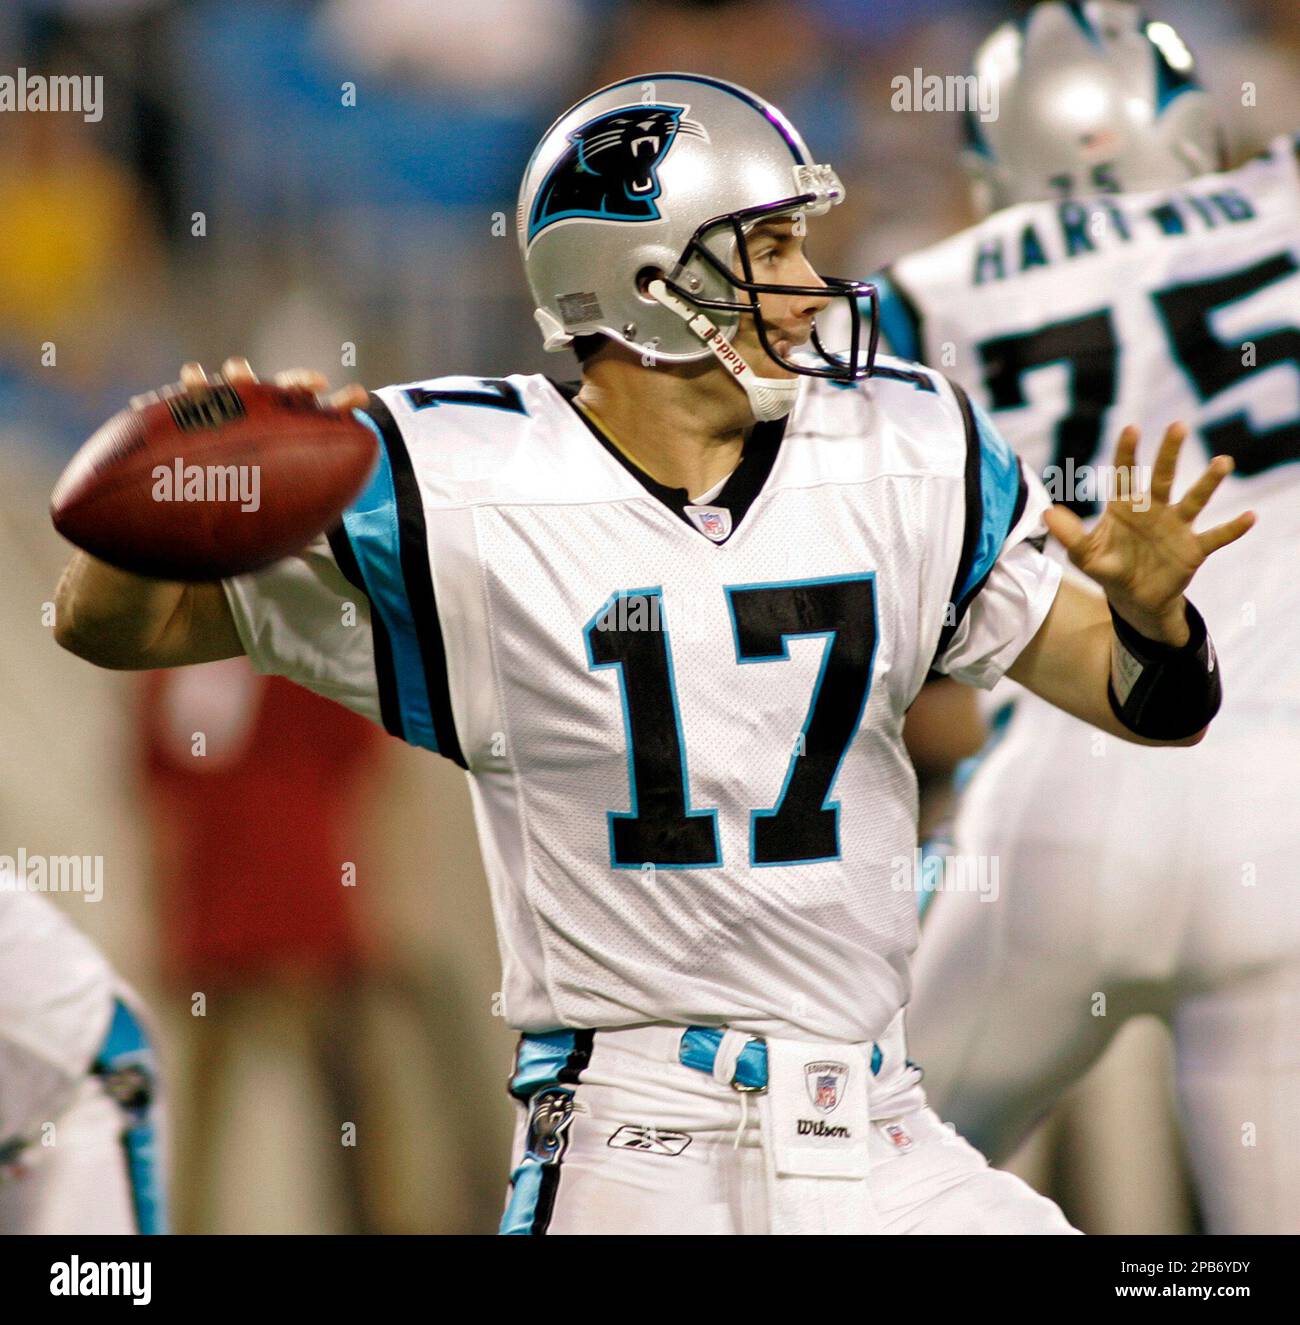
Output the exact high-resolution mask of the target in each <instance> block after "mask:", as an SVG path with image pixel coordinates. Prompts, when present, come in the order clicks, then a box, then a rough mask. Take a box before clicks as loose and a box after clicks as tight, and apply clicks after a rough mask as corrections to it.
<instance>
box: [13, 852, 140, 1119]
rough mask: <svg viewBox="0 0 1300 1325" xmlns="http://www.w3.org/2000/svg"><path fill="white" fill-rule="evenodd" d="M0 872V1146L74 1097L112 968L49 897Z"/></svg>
mask: <svg viewBox="0 0 1300 1325" xmlns="http://www.w3.org/2000/svg"><path fill="white" fill-rule="evenodd" d="M13 883H14V880H13V876H12V875H9V876H0V1144H4V1143H7V1142H13V1141H17V1140H31V1139H32V1138H33V1137H34V1136H35V1135H36V1134H37V1133H39V1131H40V1128H41V1125H42V1124H43V1123H46V1122H49V1121H51V1120H52V1119H54V1118H55V1117H57V1116H58V1115H59V1114H60V1113H61V1112H62V1110H63V1109H64V1107H65V1106H66V1105H67V1104H68V1103H69V1101H70V1100H71V1099H72V1097H73V1095H74V1094H75V1093H76V1091H77V1089H78V1088H79V1087H80V1085H81V1083H82V1081H83V1080H84V1078H85V1076H86V1074H87V1073H88V1072H89V1071H90V1067H91V1064H92V1063H93V1062H94V1060H95V1056H96V1055H97V1054H98V1053H99V1049H100V1046H101V1045H102V1044H103V1042H104V1037H105V1035H106V1034H107V1032H108V1025H109V1021H110V1018H111V1017H112V1014H113V1000H114V997H115V996H116V993H117V980H116V977H115V976H114V974H113V970H112V967H110V966H109V964H108V962H107V961H106V960H105V959H104V956H103V954H102V953H100V951H99V950H98V949H97V948H96V947H95V945H94V944H93V943H91V941H90V940H89V939H88V938H86V936H85V935H84V934H82V933H81V932H80V931H79V930H78V929H77V928H76V927H75V926H74V925H73V924H72V923H71V921H69V920H68V919H67V918H66V917H65V916H64V915H63V913H62V912H61V911H60V910H59V909H58V907H56V906H55V905H54V904H53V903H52V902H50V901H49V900H47V899H46V898H45V897H43V896H41V895H40V894H39V893H29V892H20V891H17V890H16V889H15V888H14V887H13Z"/></svg>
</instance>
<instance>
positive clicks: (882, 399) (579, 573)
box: [226, 360, 1059, 1042]
mask: <svg viewBox="0 0 1300 1325" xmlns="http://www.w3.org/2000/svg"><path fill="white" fill-rule="evenodd" d="M568 394H569V393H567V392H565V391H562V390H561V389H559V388H557V387H556V386H554V385H553V384H552V383H550V382H549V381H548V380H547V379H546V378H544V377H540V376H531V377H524V376H518V377H509V378H504V379H491V380H489V379H479V378H443V379H438V380H435V381H429V382H423V383H417V384H411V385H405V386H394V387H388V388H385V389H384V390H382V391H380V392H378V393H377V394H376V396H375V397H372V402H371V406H370V408H369V410H368V411H367V413H366V414H363V415H362V416H361V417H363V418H366V419H368V421H371V422H372V423H373V426H374V427H375V430H376V432H377V433H378V434H379V435H380V438H381V441H382V446H381V448H380V452H381V454H380V461H379V465H378V468H377V470H376V473H375V474H374V476H373V477H372V479H371V481H370V483H369V485H368V487H367V489H366V491H365V492H363V493H362V495H361V496H360V497H359V498H358V499H357V501H356V502H355V503H354V504H353V506H352V507H351V508H350V509H349V511H348V512H347V513H346V514H345V516H344V519H343V522H342V525H341V527H340V528H339V529H337V530H335V531H333V532H332V533H331V534H330V536H329V538H328V540H326V539H325V538H322V539H320V540H318V541H317V543H316V544H315V545H314V546H313V547H312V548H310V549H308V550H307V552H305V553H304V554H303V555H301V556H299V557H295V558H290V559H289V560H287V561H285V562H282V563H279V564H278V565H277V566H275V567H272V568H271V569H269V570H268V571H265V572H263V573H261V574H258V575H253V576H245V577H240V578H238V579H235V580H230V581H227V582H226V588H227V594H228V597H229V601H230V604H231V608H232V611H233V613H234V617H235V621H236V623H237V626H238V629H239V631H240V635H241V638H242V639H243V641H244V645H245V649H246V651H247V653H248V655H249V657H250V658H251V659H252V660H253V662H254V664H255V665H256V666H257V667H258V668H259V669H260V670H262V671H269V672H277V673H280V674H283V675H286V676H289V677H291V678H292V679H294V680H296V681H299V682H300V683H302V684H304V685H307V686H309V687H310V688H312V689H315V690H317V691H318V692H320V693H321V694H324V695H327V696H329V697H331V698H334V699H337V700H339V701H341V702H342V703H345V704H347V705H349V706H350V707H352V708H354V709H356V710H357V711H359V712H362V713H365V714H368V715H369V716H371V717H372V718H375V719H376V720H382V721H383V722H384V724H385V726H386V727H387V729H388V730H389V731H390V732H393V733H394V734H397V735H400V736H403V737H404V738H405V739H406V740H408V741H411V742H413V743H415V744H419V745H423V746H425V747H427V748H430V749H434V750H437V751H439V752H440V753H442V754H444V755H446V756H447V757H449V758H451V759H453V760H455V761H456V762H458V763H460V764H461V765H462V766H463V767H466V768H467V769H468V771H469V773H470V774H471V786H472V794H473V802H474V809H475V814H476V818H477V824H478V830H479V836H480V842H481V847H482V851H483V857H484V862H485V865H486V869H487V874H488V878H489V882H490V885H491V890H492V900H493V906H494V910H495V914H496V921H497V930H498V939H499V943H500V947H501V954H502V960H503V965H504V995H505V1001H506V1007H507V1016H508V1018H509V1020H510V1022H511V1023H512V1024H513V1025H515V1026H517V1027H519V1028H521V1029H523V1030H525V1031H548V1030H554V1029H558V1028H562V1027H579V1028H593V1027H612V1026H628V1025H633V1024H637V1023H645V1022H669V1023H674V1024H678V1025H687V1024H690V1023H694V1022H700V1023H707V1024H710V1025H724V1024H725V1025H728V1026H731V1027H733V1028H737V1029H739V1030H743V1031H746V1032H749V1033H751V1034H755V1035H781V1034H790V1033H795V1034H806V1035H812V1036H817V1037H823V1038H825V1039H831V1040H837V1041H843V1042H859V1041H867V1040H871V1039H873V1038H874V1037H878V1036H880V1035H882V1034H883V1032H884V1031H885V1029H886V1028H887V1027H888V1026H889V1024H890V1023H891V1021H892V1019H893V1018H894V1017H895V1014H896V1013H897V1012H898V1010H899V1008H900V1007H901V1006H902V1004H903V1003H904V1002H905V1001H906V999H907V996H908V975H907V958H908V954H909V953H910V952H911V950H912V948H913V946H914V943H915V937H916V919H915V899H914V896H913V894H912V892H911V891H910V889H909V887H908V885H907V883H906V882H900V877H899V876H900V871H901V870H903V869H905V868H906V867H907V866H909V865H910V864H911V862H912V852H913V848H914V846H915V811H916V805H915V781H914V777H913V773H912V768H911V764H910V761H909V760H908V757H907V754H906V751H905V750H904V748H903V744H902V741H901V735H900V733H901V727H902V720H903V714H904V712H905V710H906V709H907V707H908V705H909V704H910V703H911V701H912V699H913V698H914V696H915V695H916V693H917V691H918V690H919V689H920V687H921V685H922V683H923V681H924V679H925V677H926V675H927V673H928V672H929V671H930V669H931V667H932V666H935V667H937V668H938V669H940V670H942V671H946V672H948V673H950V674H952V675H954V676H957V677H958V678H959V679H962V680H966V681H969V682H972V683H974V684H978V685H985V686H987V685H992V684H993V683H994V682H995V681H996V680H997V679H998V677H999V676H1000V675H1001V674H1002V673H1003V671H1004V670H1005V669H1006V667H1007V666H1009V665H1010V663H1011V662H1012V661H1013V660H1014V659H1015V658H1016V656H1017V655H1018V654H1019V652H1020V651H1021V649H1022V648H1023V647H1024V645H1025V644H1026V643H1027V642H1028V640H1029V639H1030V638H1031V637H1032V636H1033V634H1034V632H1035V631H1036V630H1037V628H1038V626H1039V625H1040V623H1041V622H1042V620H1043V618H1044V616H1045V615H1046V613H1047V610H1048V608H1049V607H1050V605H1051V602H1052V599H1053V597H1054V595H1055V591H1056V587H1057V583H1058V579H1059V571H1058V569H1057V567H1056V566H1055V564H1054V563H1053V562H1051V561H1050V559H1048V558H1046V557H1045V556H1043V554H1042V552H1041V550H1040V549H1041V535H1042V532H1043V531H1042V525H1041V518H1040V517H1041V514H1042V511H1043V509H1044V507H1045V506H1046V504H1047V498H1046V496H1045V494H1044V493H1043V492H1042V489H1041V487H1040V486H1039V485H1038V484H1037V483H1036V482H1035V481H1033V480H1030V481H1029V482H1028V483H1027V482H1026V480H1025V477H1024V475H1023V473H1022V470H1021V467H1020V465H1019V463H1018V462H1017V461H1016V460H1015V458H1014V457H1013V456H1012V455H1011V453H1010V452H1009V450H1008V449H1007V447H1006V445H1005V443H1003V442H1002V441H1001V439H1000V438H998V437H997V435H996V434H995V433H994V431H993V430H992V428H991V427H990V426H989V425H988V424H987V421H986V420H984V419H983V418H982V416H981V415H980V413H979V411H978V410H972V409H971V408H970V406H969V403H968V402H967V401H966V399H965V397H964V395H963V394H962V393H961V392H959V391H957V390H954V388H952V387H951V386H950V385H949V384H948V383H947V382H946V381H945V380H944V379H943V378H942V377H940V376H939V375H938V374H932V373H929V372H926V371H922V370H919V369H916V368H915V367H914V366H911V365H906V364H902V363H899V362H896V361H890V360H884V361H882V363H881V365H880V372H879V373H878V375H877V376H876V377H875V378H873V379H872V380H871V381H869V382H867V383H863V384H859V385H857V386H855V387H848V388H845V387H839V386H835V385H832V384H830V383H826V382H822V381H814V380H811V379H805V380H804V382H803V383H802V389H801V392H800V396H799V400H798V402H797V404H796V406H795V409H794V411H793V412H792V414H791V415H790V417H789V418H788V419H787V420H785V421H783V422H782V423H780V424H774V425H773V424H768V425H759V426H758V427H757V428H756V429H755V430H754V432H753V434H752V436H751V438H750V440H749V442H748V443H747V445H746V448H745V453H744V457H743V459H742V460H741V463H740V465H739V467H738V468H737V470H736V471H735V472H734V473H733V474H732V475H731V477H730V478H729V479H728V481H727V482H726V484H725V485H724V486H723V487H722V489H721V491H720V492H719V493H718V494H716V495H713V496H712V497H711V499H710V500H709V502H708V503H707V504H693V503H692V502H691V501H690V499H689V497H688V495H687V494H686V493H685V492H683V491H680V490H674V489H667V488H664V487H662V486H661V485H659V484H657V483H655V482H654V481H653V480H652V479H650V478H649V477H648V476H646V475H644V474H643V473H641V471H640V470H638V469H637V468H636V467H635V466H634V465H632V464H631V462H629V461H627V460H626V459H624V458H623V456H622V454H621V453H620V452H619V451H618V450H617V448H616V447H615V446H614V445H613V444H612V443H611V442H610V441H609V440H608V439H607V438H603V437H602V436H601V435H600V434H599V432H598V430H597V429H596V427H595V425H594V424H592V423H590V422H589V421H588V420H587V419H586V417H585V416H584V415H583V414H582V413H581V412H580V411H579V410H578V409H577V408H576V406H575V405H574V404H573V403H572V402H571V400H570V399H569V398H567V396H568Z"/></svg>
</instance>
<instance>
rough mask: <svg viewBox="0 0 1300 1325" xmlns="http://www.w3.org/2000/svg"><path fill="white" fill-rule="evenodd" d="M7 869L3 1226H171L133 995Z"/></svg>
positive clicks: (82, 1229) (68, 1230)
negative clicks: (167, 1213)
mask: <svg viewBox="0 0 1300 1325" xmlns="http://www.w3.org/2000/svg"><path fill="white" fill-rule="evenodd" d="M22 882H23V881H22V880H19V879H16V878H15V877H14V875H13V874H12V873H7V874H0V1234H5V1233H58V1234H75V1233H165V1232H166V1231H167V1227H166V1223H167V1216H166V1201H165V1184H164V1168H163V1165H164V1149H165V1136H164V1132H163V1122H164V1112H163V1101H162V1096H161V1093H160V1086H159V1082H158V1073H157V1067H156V1065H155V1062H154V1054H153V1050H152V1049H151V1047H150V1045H149V1039H148V1036H147V1034H146V1032H145V1029H144V1026H143V1025H142V1020H141V1015H140V1013H139V1010H138V1005H137V1003H136V1001H135V998H134V995H132V994H131V993H130V991H129V990H127V989H126V988H125V987H124V986H123V985H122V983H121V982H120V981H119V980H118V978H117V977H116V976H115V975H114V973H113V970H112V968H111V967H110V966H109V964H108V962H106V961H105V960H104V957H103V955H102V954H101V953H100V951H99V950H98V949H97V948H96V947H95V946H94V944H92V943H91V942H90V940H89V939H88V938H86V937H85V936H84V935H83V934H81V933H79V932H78V931H77V930H76V929H75V928H74V927H73V925H72V924H71V922H70V921H68V920H67V918H66V917H65V916H64V915H63V913H62V912H61V911H60V910H59V909H58V908H57V907H56V906H55V905H54V904H53V903H52V902H49V901H47V900H46V899H45V898H44V897H43V896H41V895H40V894H39V893H35V892H26V891H22V890H21V888H20V884H21V883H22Z"/></svg>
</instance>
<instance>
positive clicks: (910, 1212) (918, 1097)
mask: <svg viewBox="0 0 1300 1325" xmlns="http://www.w3.org/2000/svg"><path fill="white" fill-rule="evenodd" d="M684 1031H685V1028H683V1027H680V1026H676V1027H674V1026H643V1027H635V1028H630V1029H621V1030H600V1031H595V1032H582V1031H578V1032H557V1033H552V1034H550V1035H547V1036H525V1037H524V1038H523V1040H522V1041H521V1044H520V1051H519V1056H518V1060H517V1062H516V1074H515V1077H514V1079H513V1081H512V1093H513V1094H514V1095H515V1098H516V1103H517V1107H518V1110H519V1120H518V1126H517V1131H516V1139H515V1148H514V1170H513V1173H512V1177H511V1190H510V1194H509V1197H508V1201H507V1206H506V1211H505V1215H504V1218H503V1220H502V1227H501V1231H502V1232H503V1233H518V1234H540V1233H768V1232H774V1231H789V1232H827V1233H833V1232H878V1233H1069V1232H1072V1231H1073V1230H1071V1228H1070V1226H1069V1225H1068V1224H1067V1222H1066V1220H1065V1218H1064V1216H1063V1215H1062V1214H1061V1212H1060V1210H1058V1209H1057V1207H1056V1206H1055V1205H1054V1204H1053V1203H1052V1202H1051V1201H1048V1200H1046V1199H1045V1198H1044V1197H1042V1196H1039V1195H1038V1194H1037V1193H1036V1192H1034V1191H1033V1190H1032V1189H1031V1188H1030V1187H1028V1186H1027V1185H1026V1184H1025V1183H1023V1182H1021V1181H1020V1179H1018V1178H1016V1177H1013V1176H1012V1175H1011V1174H1008V1173H1002V1172H999V1171H997V1170H995V1169H992V1168H990V1167H989V1166H988V1163H987V1162H986V1161H985V1159H984V1158H983V1156H981V1155H980V1154H979V1153H978V1152H977V1151H976V1150H975V1149H973V1148H972V1147H971V1146H970V1145H968V1144H967V1143H966V1142H965V1141H963V1140H962V1139H961V1138H960V1137H958V1136H957V1135H956V1134H955V1133H954V1132H953V1131H952V1129H951V1128H948V1127H945V1126H944V1125H943V1124H942V1123H941V1122H940V1121H939V1119H938V1118H937V1117H936V1116H935V1114H934V1113H933V1112H932V1111H931V1110H930V1109H928V1108H927V1107H925V1100H924V1095H923V1093H922V1091H921V1090H920V1088H919V1086H917V1085H916V1079H917V1073H916V1072H915V1070H914V1069H910V1068H907V1067H905V1065H904V1061H903V1055H902V1052H901V1051H902V1037H901V1024H900V1029H899V1032H898V1034H897V1035H896V1036H894V1037H892V1038H891V1039H889V1040H887V1041H883V1042H882V1044H883V1045H884V1047H885V1061H884V1062H883V1063H882V1064H879V1075H878V1076H872V1074H871V1068H870V1062H871V1060H870V1058H869V1056H868V1055H867V1054H865V1053H864V1052H863V1047H862V1046H847V1045H828V1044H816V1045H815V1046H814V1052H813V1053H812V1056H811V1058H810V1060H809V1062H808V1063H807V1064H806V1067H807V1068H808V1069H811V1070H810V1071H808V1072H807V1074H806V1075H807V1082H806V1083H805V1082H804V1081H799V1080H796V1081H795V1084H794V1088H793V1089H792V1090H791V1091H790V1093H789V1095H788V1097H787V1103H788V1104H789V1105H790V1109H791V1110H792V1113H790V1114H787V1115H783V1114H782V1113H781V1111H780V1108H779V1107H778V1106H779V1101H775V1100H772V1099H771V1098H770V1097H771V1095H772V1093H773V1092H772V1091H770V1090H765V1091H763V1092H761V1093H760V1092H742V1091H738V1090H737V1089H736V1088H735V1087H734V1086H732V1085H730V1084H727V1083H728V1081H729V1080H731V1079H732V1073H731V1072H730V1071H729V1070H728V1068H725V1067H722V1066H721V1065H720V1064H719V1065H715V1069H714V1072H712V1073H710V1072H708V1071H705V1070H701V1069H700V1068H697V1067H692V1066H687V1065H686V1064H684V1063H683V1062H682V1061H681V1047H682V1038H683V1034H684ZM712 1034H713V1035H714V1036H715V1037H716V1036H717V1032H712ZM730 1041H734V1042H736V1043H732V1044H731V1045H730V1049H731V1052H732V1054H733V1056H734V1053H735V1052H736V1050H737V1048H738V1045H739V1044H744V1043H745V1042H746V1037H744V1036H737V1035H734V1033H728V1035H727V1037H726V1041H724V1047H723V1049H722V1050H720V1051H719V1059H720V1060H721V1059H723V1058H724V1057H725V1053H726V1049H727V1043H726V1042H730ZM751 1044H752V1042H751ZM781 1044H782V1045H785V1046H787V1047H788V1046H789V1042H781ZM806 1047H807V1046H804V1045H798V1046H793V1049H792V1052H793V1053H794V1058H793V1059H792V1060H791V1061H793V1062H794V1064H795V1068H794V1073H795V1076H796V1077H798V1076H800V1075H802V1074H803V1073H804V1067H803V1066H801V1064H802V1062H803V1059H804V1058H807V1057H808V1054H807V1053H805V1052H802V1051H803V1050H804V1049H805V1048H806ZM868 1048H869V1047H868ZM764 1052H765V1053H770V1054H773V1055H774V1054H775V1052H776V1045H775V1044H774V1042H772V1041H769V1042H767V1044H766V1046H765V1048H764ZM745 1056H748V1051H747V1053H746V1055H745ZM819 1060H831V1061H819ZM841 1069H844V1070H843V1071H841ZM868 1077H870V1079H871V1081H872V1086H873V1089H872V1090H871V1092H870V1098H869V1099H867V1098H864V1097H860V1096H858V1097H855V1095H854V1093H853V1088H854V1087H856V1086H860V1085H861V1084H862V1083H863V1081H864V1080H865V1079H867V1078H868ZM737 1079H740V1078H739V1074H737ZM805 1084H806V1086H807V1089H806V1091H805V1089H804V1087H805ZM814 1101H815V1103H814ZM794 1115H798V1116H797V1118H796V1117H794ZM774 1119H775V1120H776V1121H775V1122H774V1121H773V1120H774ZM787 1122H789V1123H791V1126H790V1128H789V1131H790V1133H791V1134H792V1135H793V1134H794V1133H795V1132H796V1131H797V1132H798V1134H799V1137H800V1139H801V1141H806V1140H808V1138H809V1137H812V1140H813V1142H815V1143H818V1144H820V1143H822V1142H823V1141H825V1144H826V1146H827V1147H829V1149H830V1150H832V1151H833V1150H834V1147H835V1145H836V1144H838V1143H839V1141H840V1140H841V1139H842V1138H840V1137H838V1136H836V1135H834V1134H833V1131H834V1130H835V1129H838V1130H839V1131H841V1132H843V1133H844V1134H845V1137H847V1136H848V1134H850V1133H851V1134H852V1139H853V1142H854V1144H860V1146H861V1150H860V1153H861V1155H862V1157H863V1161H864V1163H863V1167H862V1169H861V1170H860V1171H859V1176H857V1177H852V1178H846V1177H833V1176H812V1177H810V1176H807V1171H806V1170H801V1172H803V1175H804V1176H801V1177H794V1178H787V1177H782V1176H776V1175H775V1174H774V1171H773V1159H772V1154H773V1147H772V1146H771V1144H770V1141H771V1136H770V1135H769V1132H773V1131H775V1130H776V1129H781V1128H784V1126H785V1124H786V1123H787ZM819 1126H820V1127H821V1128H822V1129H824V1135H823V1133H819V1132H818V1131H817V1129H818V1127H819ZM805 1134H806V1135H805ZM812 1157H813V1159H815V1160H817V1161H818V1162H819V1163H820V1162H822V1159H823V1158H824V1156H823V1155H822V1152H812ZM826 1162H827V1163H829V1164H831V1165H832V1166H833V1164H834V1163H835V1157H834V1156H833V1155H832V1156H831V1157H830V1159H829V1160H826ZM776 1167H777V1169H780V1167H781V1165H780V1164H779V1163H778V1164H777V1165H776ZM785 1184H788V1185H789V1188H790V1191H791V1192H793V1193H794V1195H793V1197H787V1195H786V1194H785V1189H784V1185H785ZM774 1203H775V1204H776V1206H777V1207H779V1208H775V1209H774Z"/></svg>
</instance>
